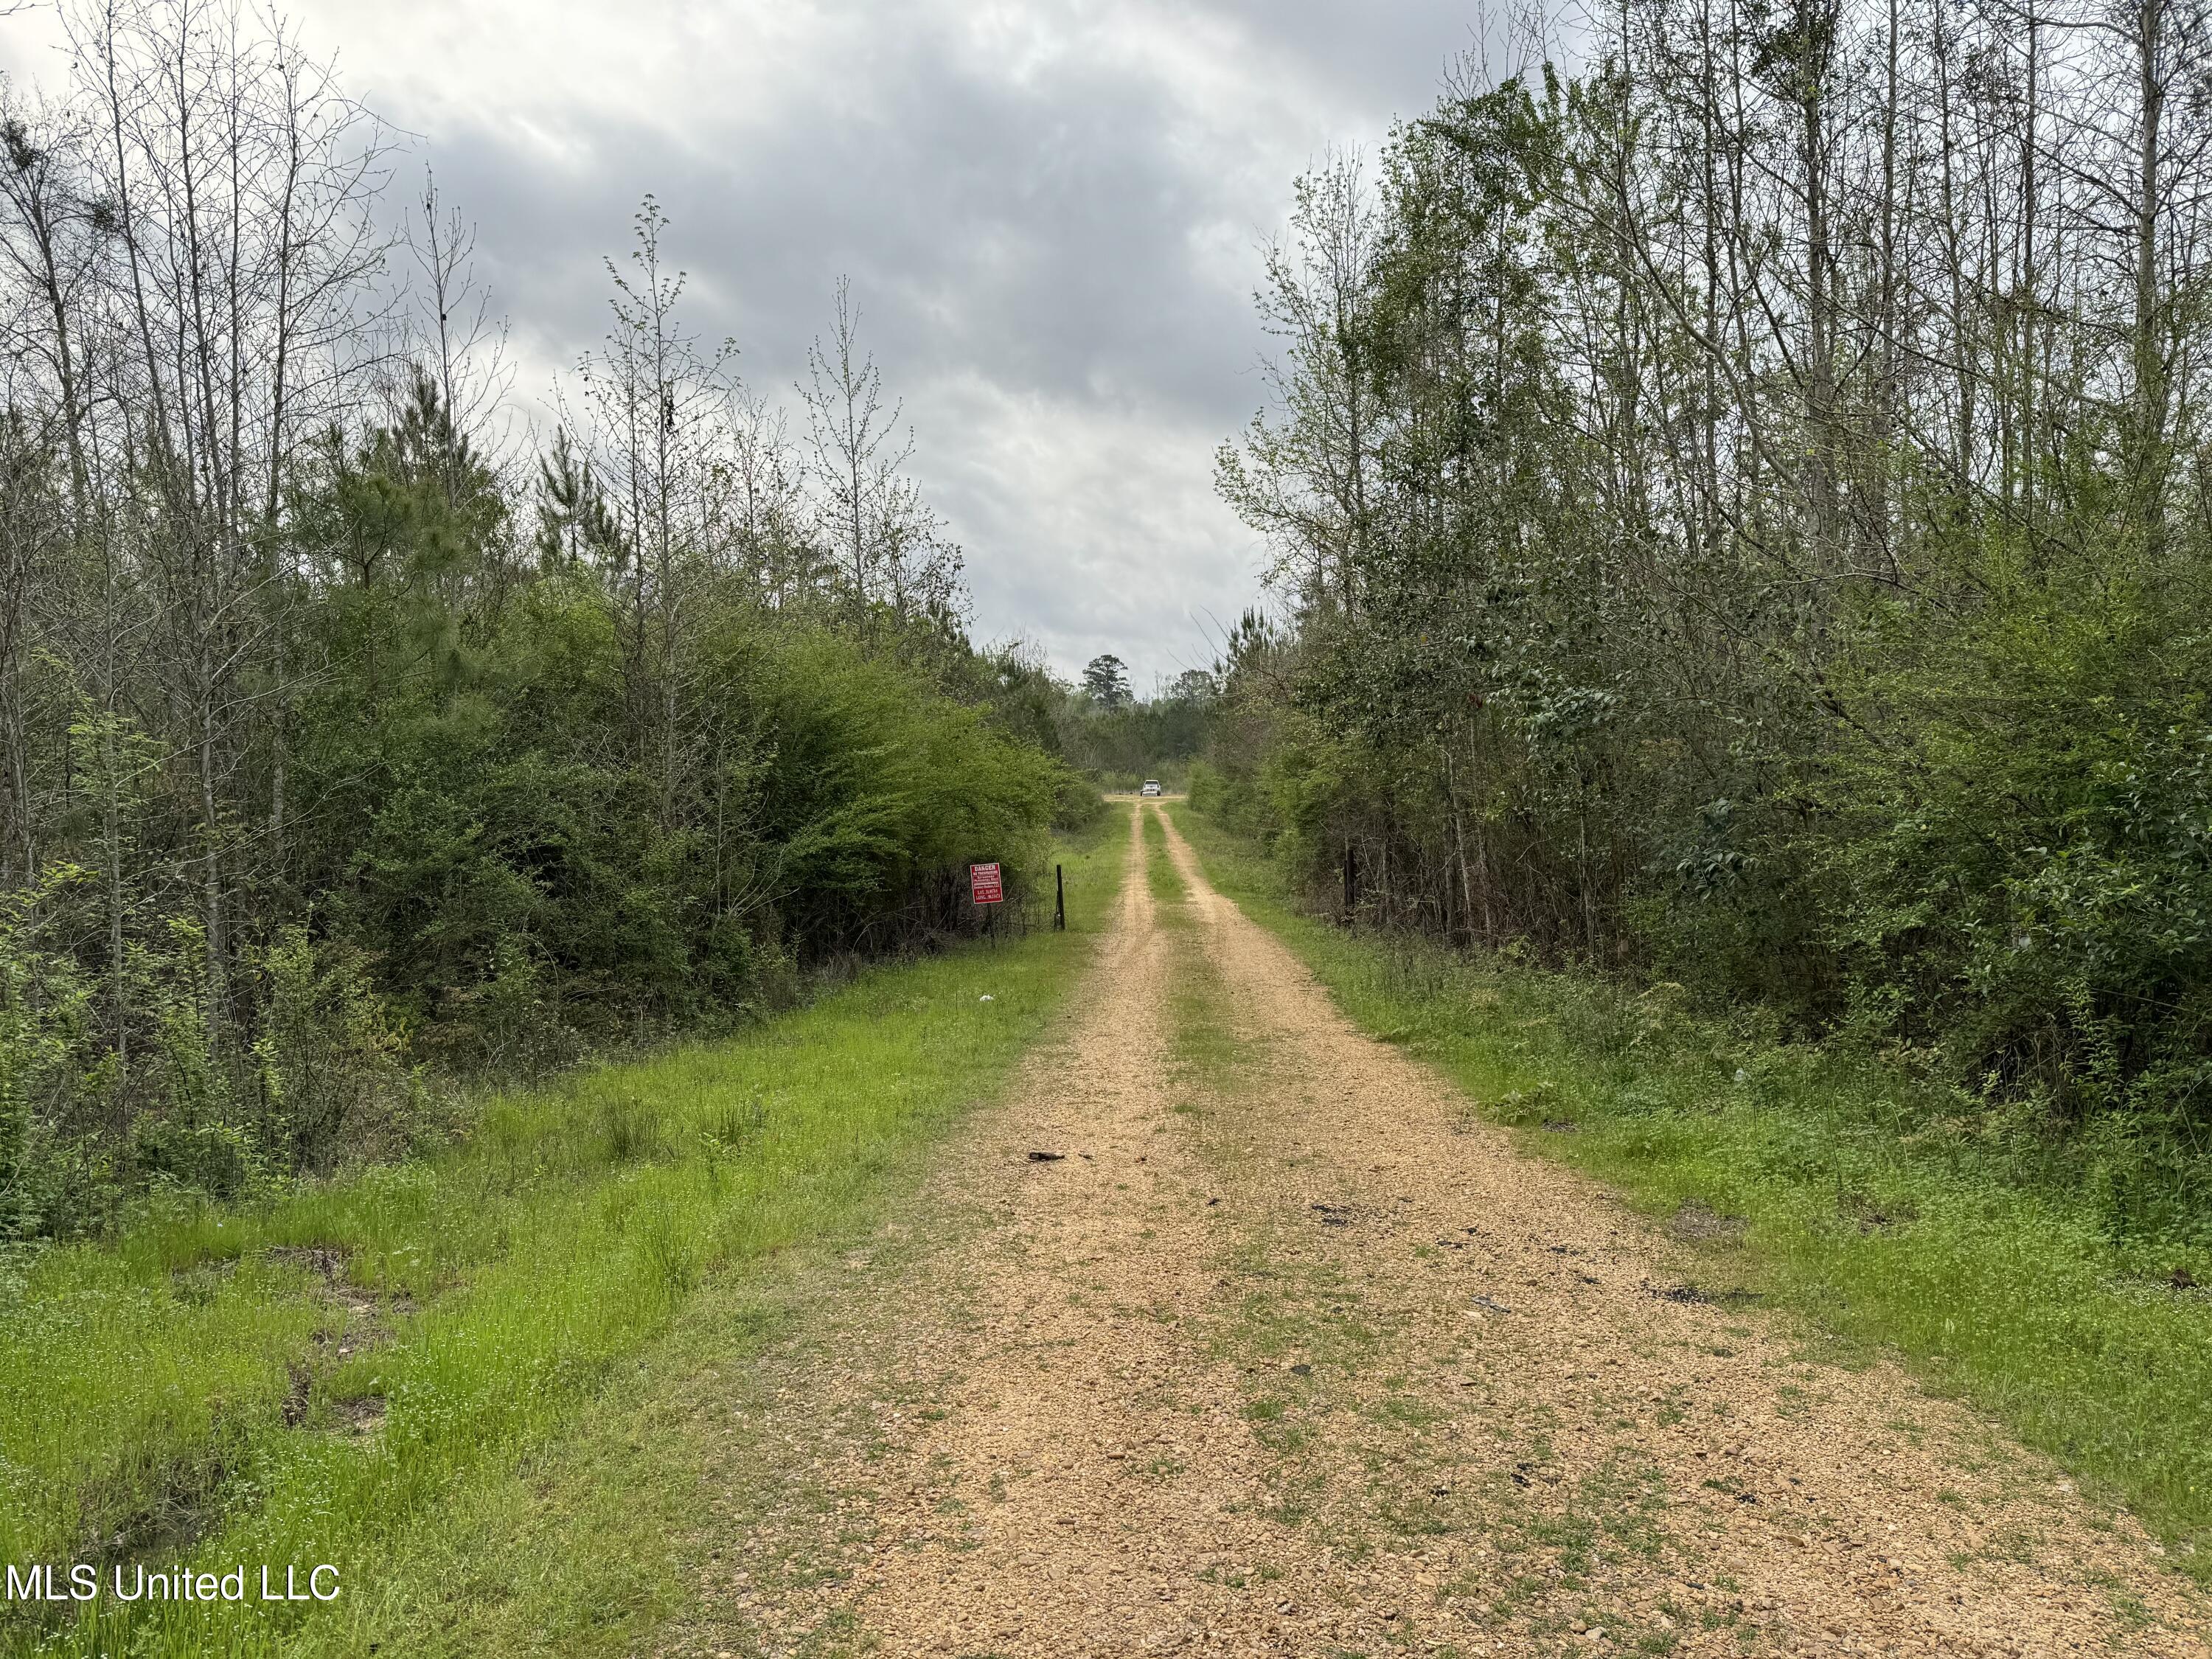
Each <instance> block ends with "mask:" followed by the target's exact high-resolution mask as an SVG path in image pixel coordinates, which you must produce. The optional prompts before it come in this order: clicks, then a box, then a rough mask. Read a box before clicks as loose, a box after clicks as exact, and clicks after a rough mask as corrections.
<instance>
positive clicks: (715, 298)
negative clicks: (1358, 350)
mask: <svg viewBox="0 0 2212 1659" xmlns="http://www.w3.org/2000/svg"><path fill="white" fill-rule="evenodd" d="M300 20H301V24H302V26H303V27H304V29H305V31H306V33H307V37H308V40H309V44H310V45H311V46H313V47H314V48H316V49H317V50H319V51H332V50H335V51H337V52H340V53H341V57H342V63H343V67H344V79H345V81H346V83H347V85H348V87H349V89H350V90H352V91H353V92H354V93H355V94H356V95H357V96H359V97H361V98H362V99H363V100H364V101H366V102H367V103H368V105H369V106H371V107H372V108H374V109H375V110H377V111H378V112H380V114H381V115H382V116H384V118H386V119H387V120H389V121H391V122H392V123H393V124H395V125H398V126H399V127H401V128H404V129H405V130H406V131H410V132H412V133H415V134H417V135H420V138H421V145H422V149H423V151H424V152H425V154H426V155H427V157H428V160H429V161H430V162H431V163H432V164H433V165H434V166H435V169H436V171H437V173H438V177H439V180H440V185H441V189H442V191H444V192H445V194H446V195H447V198H448V199H449V200H450V201H451V202H453V204H455V205H457V206H459V207H460V208H461V209H462V210H463V211H464V212H465V213H466V214H467V215H468V216H471V218H473V219H474V220H475V221H476V222H477V226H478V229H479V262H480V265H481V268H482V273H483V276H486V277H487V278H488V279H489V282H490V283H491V284H492V286H493V289H494V290H495V300H496V303H497V304H498V306H499V307H500V308H501V309H502V310H503V311H505V312H506V313H507V314H508V315H509V316H510V317H511V318H512V319H513V324H514V328H515V336H514V343H515V348H516V355H517V362H518V368H519V370H520V374H519V378H518V382H517V388H516V389H517V392H518V393H538V392H542V391H543V390H544V386H546V384H547V382H548V381H549V380H550V376H551V374H553V373H554V372H555V371H556V369H557V368H559V367H560V366H562V365H565V364H567V363H569V362H574V358H575V356H577V354H578V353H579V352H580V351H581V350H583V349H586V348H588V347H589V346H590V345H592V343H594V342H595V341H596V339H597V338H598V337H599V332H600V331H601V328H602V325H603V319H604V317H605V309H604V306H605V275H604V271H603V268H602V266H601V263H600V261H601V259H602V258H603V257H604V256H605V255H607V254H616V255H617V256H619V255H620V254H621V253H623V252H625V251H626V248H627V246H628V238H629V216H630V215H631V213H632V212H633V211H634V210H635V208H636V205H637V202H638V198H639V197H641V195H642V194H643V193H644V192H646V191H652V192H653V194H654V195H655V196H656V197H657V198H658V199H659V202H660V203H661V204H662V206H663V207H664V208H665V210H666V211H667V212H668V214H669V216H670V217H671V220H672V222H673V224H672V228H671V232H670V234H669V236H668V239H667V241H668V246H669V248H670V250H671V252H672V253H673V254H674V256H675V258H677V260H678V262H679V263H680V264H683V265H684V267H685V268H687V269H688V270H690V272H691V273H692V288H691V298H692V321H693V323H694V324H695V325H696V326H697V327H698V328H699V329H700V330H701V331H702V332H705V333H707V334H708V335H710V336H720V335H723V334H728V335H731V336H733V337H735V338H736V339H737V341H738V345H739V348H740V350H741V354H742V355H741V357H740V368H741V371H742V372H743V373H744V374H745V376H746V378H747V379H748V380H751V381H752V382H753V383H754V384H756V385H757V386H761V387H763V389H767V390H770V391H774V392H781V393H784V394H786V399H787V401H788V396H787V394H788V389H789V386H790V385H791V382H792V381H793V380H794V379H796V378H797V377H798V376H799V374H802V373H803V369H804V362H805V348H806V344H807V342H808V341H809V340H810V339H811V337H813V336H814V334H815V333H816V332H817V331H819V329H820V328H821V327H822V325H823V321H824V319H825V316H826V313H827V310H828V304H829V291H830V288H831V285H832V283H834V282H835V280H836V277H837V276H838V275H839V274H840V273H845V274H849V275H850V276H851V277H852V279H853V285H854V297H855V299H856V301H857V302H858V304H859V306H860V310H861V313H862V325H863V333H864V337H865V338H866V342H867V343H868V344H870V345H871V346H872V349H874V351H875V353H876V356H877V357H878V361H879V362H880V363H881V364H882V366H883V368H884V373H885V375H886V378H887V380H888V381H889V383H890V386H891V388H892V389H893V390H894V391H895V392H897V393H898V394H899V395H901V396H902V397H903V398H904V399H905V404H906V413H907V416H908V419H909V420H910V421H911V422H912V423H913V425H914V427H915V435H916V440H917V447H916V451H915V469H916V471H917V473H918V475H919V476H920V477H921V479H922V481H923V483H924V485H925V487H926V488H927V489H928V490H929V492H930V494H931V496H932V498H933V501H935V502H936V503H937V505H938V506H939V509H940V510H941V511H942V512H944V513H945V515H946V516H947V518H948V520H950V522H951V528H952V531H953V533H954V535H955V536H956V538H957V539H958V540H960V541H961V543H962V544H963V545H964V546H965V548H966V549H967V552H968V562H969V578H970V583H971V586H972V587H973V590H974V592H975V601H976V610H977V620H978V623H979V627H980V629H981V631H982V632H984V633H985V634H987V635H1012V634H1016V633H1018V634H1022V635H1026V636H1028V637H1030V639H1033V640H1035V641H1038V642H1040V643H1041V644H1042V645H1043V646H1044V647H1046V648H1047V650H1048V652H1049V653H1050V655H1051V656H1052V658H1053V659H1054V661H1055V662H1056V663H1057V664H1058V665H1060V667H1061V668H1062V669H1063V670H1072V669H1073V668H1074V667H1075V666H1077V665H1079V664H1080V663H1081V662H1082V661H1083V660H1084V659H1086V658H1087V657H1089V656H1090V655H1091V654H1092V653H1096V652H1097V651H1102V650H1113V651H1115V652H1118V653H1120V654H1121V655H1122V656H1123V657H1125V658H1127V659H1128V660H1129V661H1130V662H1131V663H1132V664H1133V665H1135V666H1136V667H1137V669H1138V671H1139V678H1140V681H1142V682H1145V683H1149V680H1150V678H1151V676H1152V674H1154V673H1155V672H1173V671H1175V670H1176V669H1177V668H1179V667H1182V666H1184V665H1189V664H1192V663H1194V662H1200V661H1203V660H1205V659H1206V657H1207V656H1208V655H1209V654H1210V652H1209V647H1208V645H1207V635H1208V633H1209V631H1210V624H1209V623H1208V622H1207V620H1206V619H1207V617H1209V615H1211V616H1212V617H1220V618H1222V619H1224V620H1226V619H1227V618H1229V617H1233V616H1234V615H1235V613H1236V612H1237V610H1239V609H1240V608H1241V607H1242V606H1243V605H1245V604H1247V603H1249V601H1250V600H1251V599H1252V597H1253V594H1254V592H1255V582H1256V569H1257V565H1258V550H1257V549H1256V548H1255V546H1254V545H1253V544H1252V539H1251V538H1250V536H1249V533H1248V532H1246V531H1245V530H1244V529H1243V527H1242V526H1239V525H1238V524H1237V522H1236V521H1235V520H1234V519H1233V517H1232V516H1231V515H1230V514H1229V513H1227V511H1226V510H1225V508H1223V507H1221V506H1220V504H1219V503H1218V501H1215V499H1214V498H1213V495H1212V488H1211V472H1212V451H1213V448H1214V446H1215V445H1216V444H1217V443H1218V441H1219V440H1220V439H1221V438H1223V437H1224V436H1226V435H1230V434H1231V433H1233V432H1234V431H1236V430H1237V428H1240V427H1241V426H1242V425H1243V423H1244V422H1245V421H1246V420H1247V419H1249V416H1250V415H1251V412H1252V410H1253V409H1254V407H1255V405H1256V403H1257V401H1258V399H1259V397H1260V388H1259V385H1258V381H1257V379H1256V377H1255V375H1254V374H1253V373H1252V372H1251V371H1252V368H1253V365H1254V364H1255V362H1256V360H1257V359H1258V357H1259V356H1260V354H1261V352H1262V350H1263V349H1265V347H1266V340H1265V337H1264V336H1263V335H1262V334H1261V331H1260V329H1259V326H1258V325H1257V322H1256V320H1255V318H1254V315H1253V313H1252V308H1251V304H1250V293H1251V289H1252V288H1253V286H1254V284H1255V282H1256V281H1257V279H1258V276H1259V274H1260V273H1259V255H1258V252H1257V251H1256V250H1257V245H1258V244H1259V242H1260V241H1261V240H1262V239H1263V238H1264V237H1265V236H1266V235H1267V234H1269V233H1271V232H1272V231H1273V228H1275V227H1276V226H1277V225H1278V224H1279V222H1280V221H1281V219H1282V216H1283V215H1284V214H1285V211H1286V210H1287V207H1288V204H1289V200H1290V186H1291V179H1293V177H1294V176H1295V175H1296V173H1297V172H1299V171H1300V170H1301V169H1303V168H1304V167H1307V166H1309V165H1310V164H1311V163H1312V162H1313V161H1316V160H1317V159H1318V158H1319V157H1320V156H1321V155H1322V154H1323V153H1324V152H1325V151H1326V150H1327V149H1328V148H1329V147H1330V146H1331V145H1334V144H1343V143H1374V142H1375V141H1376V140H1377V139H1378V138H1379V137H1381V136H1382V135H1383V133H1384V131H1386V130H1387V127H1388V125H1389V121H1390V119H1391V118H1393V117H1394V116H1397V115H1404V114H1410V113H1413V112H1416V111H1418V110H1419V108H1421V107H1423V106H1425V105H1426V104H1427V103H1428V102H1429V101H1430V100H1431V98H1432V96H1433V94H1434V89H1435V87H1436V85H1437V78H1438V76H1439V74H1440V72H1441V70H1442V69H1443V65H1444V63H1445V61H1446V59H1447V58H1449V57H1450V56H1451V55H1452V54H1454V53H1455V52H1459V51H1461V50H1462V49H1464V48H1465V47H1466V46H1468V43H1469V41H1470V39H1471V38H1472V37H1471V33H1470V27H1471V24H1472V22H1473V21H1474V19H1473V18H1472V17H1471V15H1470V14H1469V13H1468V11H1466V10H1465V9H1462V7H1459V6H1456V5H1451V4H1446V3H1442V0H1406V3H1401V4H1395V5H1380V6H1378V5H1359V4H1352V3H1325V0H1209V3H1203V4H1190V5H1168V4H1162V3H1146V0H1122V3H1116V4H1111V5H1106V4H1095V5H1094V4H1080V3H1062V4H1030V5H1022V6H990V5H982V4H975V3H956V0H903V3H900V0H881V3H874V4H867V3H859V0H817V3H813V4H805V3H799V0H738V3H731V0H725V3H719V4H707V5H696V4H684V3H679V0H632V3H628V4H625V5H623V6H620V7H613V6H608V5H606V4H605V3H604V0H599V3H591V0H471V3H470V4H468V5H465V6H454V5H453V4H451V3H450V0H376V3H372V0H306V3H303V4H301V7H300ZM42 27H43V25H42V23H41V21H40V19H39V18H38V17H37V16H35V15H33V16H31V17H28V18H18V19H16V20H14V21H9V22H7V23H0V29H4V30H7V31H9V33H7V34H5V35H0V67H6V68H9V69H11V70H18V71H20V70H21V69H23V68H24V67H25V66H26V65H30V66H33V67H36V66H37V65H38V64H39V63H40V61H41V59H42V58H44V57H45V54H43V53H42V52H40V50H39V47H40V44H41V39H40V31H41V28H42Z"/></svg>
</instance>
